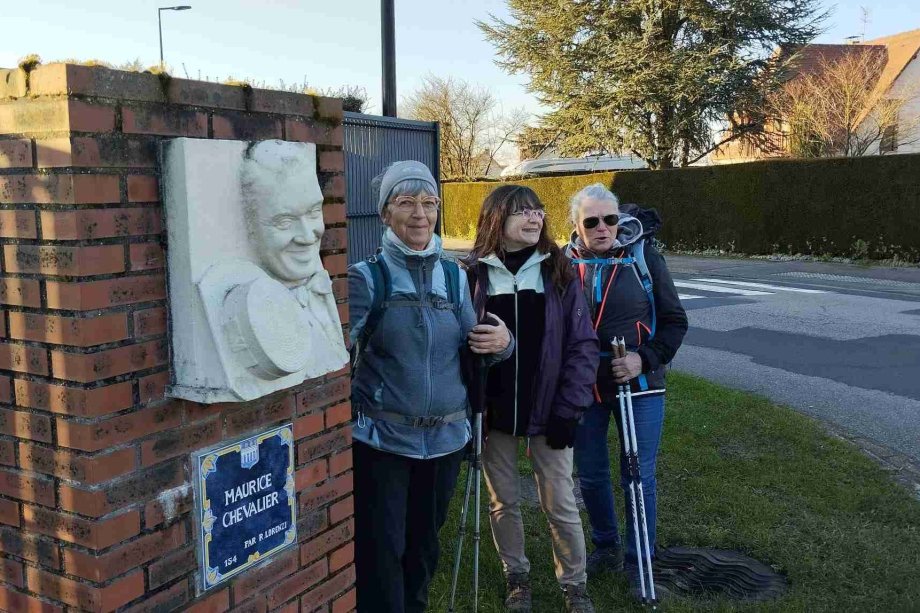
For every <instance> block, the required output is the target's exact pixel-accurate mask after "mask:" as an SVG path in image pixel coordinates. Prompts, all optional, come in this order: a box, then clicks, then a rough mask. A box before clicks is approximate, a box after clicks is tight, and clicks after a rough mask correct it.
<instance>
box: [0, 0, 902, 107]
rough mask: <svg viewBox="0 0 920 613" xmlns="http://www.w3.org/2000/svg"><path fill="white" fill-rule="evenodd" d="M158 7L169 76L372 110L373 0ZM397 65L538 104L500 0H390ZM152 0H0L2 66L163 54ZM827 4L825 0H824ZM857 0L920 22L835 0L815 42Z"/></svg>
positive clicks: (836, 29)
mask: <svg viewBox="0 0 920 613" xmlns="http://www.w3.org/2000/svg"><path fill="white" fill-rule="evenodd" d="M180 1H186V2H188V3H189V4H191V5H192V9H191V10H188V11H182V12H177V11H164V12H163V13H162V16H163V47H164V53H165V61H166V63H167V64H168V65H169V66H171V67H172V72H173V74H174V75H176V76H180V77H182V76H185V75H186V73H187V74H188V76H189V77H190V78H202V79H204V78H206V77H208V78H210V80H212V81H213V80H224V79H227V78H228V77H233V78H234V79H239V80H249V81H250V82H252V83H254V84H259V83H265V84H267V85H274V86H277V85H279V84H280V83H281V82H284V83H286V84H291V83H298V84H299V83H303V82H304V81H306V82H307V83H308V84H309V85H310V86H313V87H338V86H342V85H350V86H362V87H364V88H365V89H366V90H367V92H368V94H369V95H370V97H371V112H379V110H380V101H381V93H380V89H381V60H380V1H379V0H261V1H254V0H180ZM395 3H396V54H397V57H396V62H397V68H396V76H397V92H398V95H399V96H400V97H401V96H402V95H404V94H407V93H410V92H411V91H413V90H414V89H415V88H416V87H418V85H419V83H420V79H421V77H423V76H424V75H425V74H426V73H428V72H432V73H434V74H436V75H439V76H453V77H455V78H461V79H465V80H467V81H469V82H471V83H473V84H476V85H482V86H485V87H487V88H489V89H490V90H491V91H492V92H493V93H494V94H495V96H496V97H497V98H498V99H499V100H500V101H501V104H502V105H503V107H504V108H505V109H509V110H510V109H513V108H517V107H525V108H526V109H527V110H528V111H530V112H531V113H539V112H540V106H539V103H538V102H537V100H536V99H535V98H534V97H533V96H532V95H531V94H529V93H528V92H527V90H526V83H527V78H526V76H520V75H516V76H509V75H508V74H506V73H504V72H503V71H502V70H501V69H500V68H498V67H497V66H496V65H495V64H494V62H493V60H494V58H495V55H494V49H493V48H492V46H491V45H490V44H489V43H487V42H486V41H485V40H484V39H483V36H482V33H481V32H480V31H479V29H478V28H477V27H476V26H475V23H474V21H475V20H476V19H483V20H487V19H488V16H489V14H490V13H491V14H494V15H496V16H498V17H507V11H506V9H505V3H504V2H502V1H500V0H395ZM164 5H167V6H168V3H167V2H156V1H154V0H67V1H66V2H64V1H60V0H57V1H55V0H0V31H2V32H3V35H2V37H0V67H12V66H15V65H16V64H17V62H18V60H19V58H20V57H22V56H25V55H27V54H29V53H38V54H39V55H40V56H41V57H42V60H43V61H44V62H46V63H47V62H51V61H55V60H62V59H70V58H74V59H78V60H90V59H98V60H104V61H107V62H110V63H113V64H120V63H124V62H127V61H131V60H134V59H140V61H141V62H142V63H143V64H144V65H145V66H152V65H155V64H156V63H157V62H158V61H159V46H158V37H157V10H156V9H157V7H159V6H164ZM828 6H830V3H828ZM860 6H866V7H867V8H869V9H870V10H871V21H870V23H869V24H868V27H867V29H866V38H878V37H880V36H887V35H890V34H895V33H898V32H903V31H907V30H912V29H917V28H920V8H918V4H917V0H911V1H910V2H901V1H896V0H884V1H871V0H842V1H840V2H838V3H837V4H836V10H835V12H834V14H833V16H832V17H831V19H830V20H829V21H828V23H827V24H826V28H827V31H826V32H825V33H824V34H823V35H822V36H821V37H820V38H819V39H817V40H816V41H815V42H822V43H841V42H844V38H845V37H847V36H850V35H859V34H861V33H862V29H863V26H862V23H861V21H860V18H861V12H860Z"/></svg>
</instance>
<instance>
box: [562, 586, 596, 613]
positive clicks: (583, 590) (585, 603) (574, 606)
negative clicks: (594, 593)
mask: <svg viewBox="0 0 920 613" xmlns="http://www.w3.org/2000/svg"><path fill="white" fill-rule="evenodd" d="M563 591H564V593H565V613H595V611H594V605H593V604H592V603H591V599H590V598H589V597H588V585H587V584H586V583H579V584H578V585H567V586H565V587H564V588H563Z"/></svg>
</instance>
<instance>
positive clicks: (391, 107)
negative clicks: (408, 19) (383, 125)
mask: <svg viewBox="0 0 920 613" xmlns="http://www.w3.org/2000/svg"><path fill="white" fill-rule="evenodd" d="M393 5H394V1H393V0H380V38H381V46H382V47H383V48H382V51H383V53H382V55H383V116H384V117H396V10H395V8H394V6H393Z"/></svg>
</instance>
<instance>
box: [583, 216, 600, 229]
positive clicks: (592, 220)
mask: <svg viewBox="0 0 920 613" xmlns="http://www.w3.org/2000/svg"><path fill="white" fill-rule="evenodd" d="M599 223H601V220H600V218H598V217H586V218H585V219H584V220H583V221H582V222H581V225H583V226H584V227H585V229H587V230H593V229H594V228H596V227H597V225H598V224H599Z"/></svg>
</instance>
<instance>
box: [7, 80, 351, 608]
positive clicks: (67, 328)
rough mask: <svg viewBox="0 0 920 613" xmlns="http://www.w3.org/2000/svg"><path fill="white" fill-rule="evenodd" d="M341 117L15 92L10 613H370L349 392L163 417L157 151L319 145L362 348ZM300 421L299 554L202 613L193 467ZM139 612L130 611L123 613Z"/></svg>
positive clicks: (158, 95) (164, 305)
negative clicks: (352, 285) (358, 541)
mask: <svg viewBox="0 0 920 613" xmlns="http://www.w3.org/2000/svg"><path fill="white" fill-rule="evenodd" d="M341 119H342V104H341V100H338V99H331V98H317V97H313V96H307V95H299V94H290V93H285V92H274V91H265V90H253V89H249V88H244V87H237V86H226V85H217V84H212V83H204V82H198V81H187V80H180V79H168V78H160V77H157V76H155V75H151V74H146V73H129V72H121V71H115V70H109V69H106V68H99V67H86V66H76V65H65V64H52V65H48V66H39V67H37V68H35V69H33V70H32V71H31V72H30V73H29V74H26V73H25V72H23V71H22V70H18V69H17V70H12V71H0V243H2V246H3V249H2V251H0V303H2V307H0V308H2V311H0V464H2V465H3V466H0V610H8V611H17V612H18V611H30V612H31V611H42V612H44V611H55V612H63V611H65V610H66V611H82V610H86V611H96V612H107V611H114V610H116V609H119V610H124V611H148V610H156V611H161V612H166V611H173V610H189V611H200V612H205V611H206V612H209V613H217V612H221V611H227V610H231V609H232V610H233V611H251V612H265V611H285V612H290V613H294V612H296V611H303V612H308V611H325V612H334V613H346V612H347V611H350V610H352V609H353V608H354V602H355V597H354V590H353V588H352V585H353V583H354V565H353V564H352V560H353V557H354V550H353V544H352V542H351V539H352V533H353V531H354V521H353V518H352V514H353V506H354V505H353V498H352V496H351V491H352V474H351V450H350V446H351V435H350V431H349V429H348V425H347V422H348V420H349V418H350V406H349V403H348V397H349V378H348V372H347V370H346V371H340V372H337V373H333V374H330V375H327V376H326V377H323V378H321V379H316V380H311V381H307V382H305V383H304V384H303V385H301V386H299V387H297V388H294V389H291V390H286V391H284V392H281V393H278V394H274V395H272V396H270V397H266V398H263V399H260V400H258V401H256V402H252V403H230V404H219V405H200V404H197V403H193V402H186V401H178V400H172V399H169V398H166V397H165V395H164V388H165V386H166V385H167V384H168V383H169V379H170V371H169V368H170V363H169V341H168V328H169V325H168V314H169V309H168V297H167V294H166V275H167V274H168V271H167V270H166V255H165V250H166V248H167V246H166V232H165V228H164V222H163V219H164V216H163V211H162V206H161V203H160V202H159V192H158V172H159V169H158V165H157V164H158V163H157V156H156V152H157V145H158V141H160V140H162V139H166V138H170V137H175V136H187V137H194V138H231V139H241V140H262V139H270V138H280V139H287V140H295V141H307V142H314V143H316V144H317V150H318V164H319V169H318V170H319V181H320V185H321V186H322V188H323V194H324V195H325V197H326V200H325V205H324V217H325V221H326V228H327V229H326V234H325V236H324V239H323V252H322V255H323V260H324V264H325V266H326V268H327V270H329V272H330V274H331V275H332V276H333V285H334V288H335V295H336V297H337V299H338V302H339V303H340V313H341V317H342V323H343V324H344V325H345V329H346V331H347V323H348V309H347V304H346V302H347V283H346V282H345V268H346V238H347V233H346V229H345V203H344V198H345V181H344V163H343V153H342V128H341ZM286 422H293V423H294V429H295V438H296V439H297V448H296V450H297V457H296V462H297V472H296V489H297V491H298V534H299V538H300V543H299V548H297V549H294V550H290V551H288V552H286V553H283V554H281V555H280V556H276V557H274V558H271V559H270V560H268V561H267V562H266V563H265V564H264V565H263V566H262V567H258V568H255V569H252V570H250V571H247V572H246V573H243V574H241V575H240V576H238V577H236V578H234V579H233V580H232V581H230V582H229V583H228V584H227V585H225V586H223V587H218V588H215V589H213V590H212V591H210V592H208V593H206V594H204V595H203V596H201V597H200V598H196V579H195V576H194V573H195V572H196V571H197V559H196V551H195V542H194V538H195V537H194V532H193V529H192V519H191V516H190V511H191V506H192V488H191V485H190V482H189V479H190V475H191V469H190V465H189V455H188V454H189V453H190V452H192V451H194V450H196V449H200V448H202V447H206V446H210V445H212V444H215V443H218V442H220V441H222V440H232V439H236V438H240V437H242V436H244V435H246V434H247V433H252V432H254V431H257V430H262V429H265V428H267V427H269V426H271V425H275V424H282V423H286ZM126 605H127V606H126Z"/></svg>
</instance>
